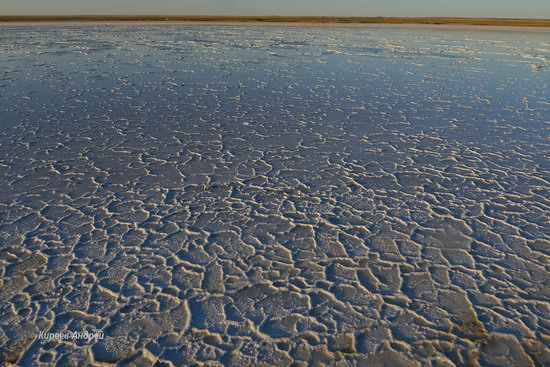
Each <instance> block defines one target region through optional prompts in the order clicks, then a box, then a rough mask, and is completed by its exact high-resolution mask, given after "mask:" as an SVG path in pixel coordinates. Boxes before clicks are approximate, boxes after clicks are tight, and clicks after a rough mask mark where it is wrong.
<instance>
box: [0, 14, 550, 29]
mask: <svg viewBox="0 0 550 367" xmlns="http://www.w3.org/2000/svg"><path fill="white" fill-rule="evenodd" d="M82 21H90V22H101V21H102V22H139V21H142V22H143V21H150V22H185V21H188V22H199V21H203V22H260V23H261V22H265V23H338V24H419V25H420V24H426V25H488V26H518V27H550V19H549V18H540V19H536V18H487V17H483V18H475V17H449V16H445V17H389V16H371V17H364V16H330V15H328V16H309V15H299V16H284V15H257V16H252V15H242V16H241V15H120V14H111V15H104V14H74V15H0V22H10V23H19V22H82Z"/></svg>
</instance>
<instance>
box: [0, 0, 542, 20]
mask: <svg viewBox="0 0 550 367" xmlns="http://www.w3.org/2000/svg"><path fill="white" fill-rule="evenodd" d="M56 14H58V15H74V14H99V15H101V14H118V15H125V14H127V15H135V14H142V15H193V14H195V15H196V14H204V15H335V16H352V15H353V16H403V17H405V16H457V17H506V18H550V0H522V1H518V0H385V1H383V2H382V1H376V2H375V1H373V0H338V1H335V0H276V1H274V0H148V1H147V0H0V15H56Z"/></svg>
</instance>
